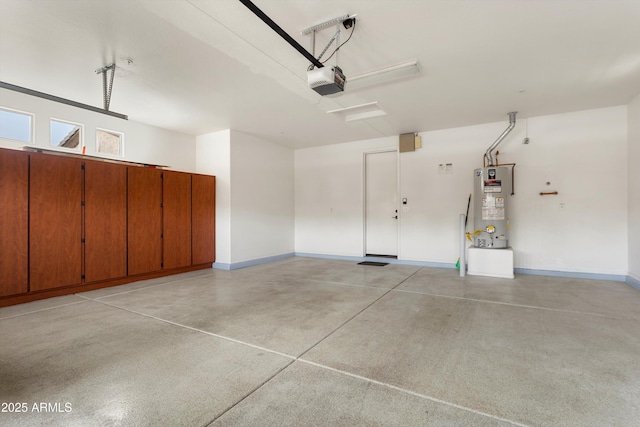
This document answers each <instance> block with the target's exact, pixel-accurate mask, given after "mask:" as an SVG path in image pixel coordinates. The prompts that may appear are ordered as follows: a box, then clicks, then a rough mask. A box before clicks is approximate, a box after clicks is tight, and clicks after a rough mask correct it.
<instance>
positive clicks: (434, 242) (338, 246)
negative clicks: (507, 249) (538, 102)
mask: <svg viewBox="0 0 640 427" xmlns="http://www.w3.org/2000/svg"><path fill="white" fill-rule="evenodd" d="M507 123H508V121H507V117H506V115H505V121H504V122H499V123H490V124H485V125H479V126H471V127H464V128H456V129H446V130H440V131H433V132H423V133H421V136H422V141H423V148H422V149H420V150H417V151H415V152H411V153H402V154H400V156H399V163H400V164H399V170H400V197H401V198H405V197H406V198H407V199H408V205H407V206H406V207H407V208H408V212H403V213H401V217H400V230H399V232H400V250H399V258H400V259H404V260H414V261H423V262H436V263H448V264H452V263H455V261H456V259H457V257H458V241H459V239H458V223H459V215H460V214H461V213H464V211H465V209H466V203H467V198H468V195H469V193H471V192H472V190H473V169H475V168H477V167H481V166H482V156H483V154H484V152H485V150H486V148H487V147H488V146H489V145H491V143H492V142H493V141H494V140H495V139H496V138H497V137H498V135H500V134H501V133H502V132H503V131H504V129H505V128H506V126H507ZM626 123H627V122H626V107H624V106H622V107H612V108H605V109H598V110H589V111H582V112H575V113H569V114H561V115H553V116H544V117H534V118H530V119H528V120H526V121H525V120H522V119H519V120H518V123H517V125H516V128H515V129H514V130H513V132H512V133H511V134H510V135H509V136H508V137H507V138H506V139H505V140H504V141H503V143H502V144H501V145H500V146H499V147H498V151H500V153H501V154H500V156H499V160H500V162H502V163H509V162H516V163H517V164H518V166H517V167H516V184H515V185H516V195H515V196H514V197H513V198H512V203H511V207H512V209H511V214H510V217H511V223H512V234H511V245H512V246H513V248H514V250H515V253H516V259H515V263H516V267H517V268H526V269H536V270H555V271H569V272H584V273H602V274H616V275H626V274H627V267H628V263H627V196H628V194H627V183H628V179H627V164H626V162H625V161H621V159H625V157H626V155H627V124H626ZM526 128H528V136H529V138H530V139H531V143H530V144H528V145H523V144H522V140H523V138H524V137H525V129H526ZM396 145H397V137H394V138H382V139H377V140H370V141H360V142H355V143H348V144H339V145H330V146H324V147H316V148H310V149H302V150H297V151H296V153H295V162H296V165H295V171H296V175H295V179H296V246H295V248H296V252H302V253H304V252H307V253H317V254H332V255H347V256H362V255H363V237H362V229H363V209H362V188H363V182H362V179H363V178H362V162H363V160H362V158H363V153H364V152H366V151H374V150H376V149H379V148H386V147H390V146H396ZM440 163H453V173H452V174H439V172H438V165H439V164H440ZM546 182H550V183H551V184H550V185H549V186H547V185H546V184H545V183H546ZM541 191H558V192H559V195H558V196H544V197H543V196H540V195H539V193H540V192H541ZM401 212H402V210H401ZM470 221H471V219H470ZM470 224H472V222H470ZM471 227H472V226H471V225H470V226H469V229H471Z"/></svg>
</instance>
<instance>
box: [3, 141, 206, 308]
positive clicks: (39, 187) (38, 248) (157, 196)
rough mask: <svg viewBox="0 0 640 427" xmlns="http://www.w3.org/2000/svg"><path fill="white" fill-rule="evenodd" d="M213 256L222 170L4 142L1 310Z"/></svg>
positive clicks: (187, 267)
mask: <svg viewBox="0 0 640 427" xmlns="http://www.w3.org/2000/svg"><path fill="white" fill-rule="evenodd" d="M214 261H215V177H213V176H206V175H196V174H190V173H184V172H174V171H166V170H164V171H163V170H161V169H155V168H150V167H142V166H132V165H131V164H121V163H117V162H105V161H100V160H92V159H90V158H87V157H85V156H79V155H75V156H73V155H71V156H68V155H64V154H45V153H41V152H24V151H17V150H8V149H3V148H0V307H3V306H6V305H11V304H18V303H22V302H27V301H33V300H36V299H42V298H47V297H50V296H58V295H65V294H70V293H75V292H82V291H86V290H91V289H98V288H101V287H106V286H113V285H119V284H123V283H127V282H131V281H134V280H141V279H149V278H152V277H159V276H165V275H169V274H174V273H180V272H185V271H191V270H197V269H201V268H207V267H210V266H211V263H213V262H214Z"/></svg>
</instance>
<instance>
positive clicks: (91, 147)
mask: <svg viewBox="0 0 640 427" xmlns="http://www.w3.org/2000/svg"><path fill="white" fill-rule="evenodd" d="M0 106H1V107H7V108H11V109H15V110H20V111H24V112H27V113H31V114H34V115H35V120H34V140H35V141H34V143H33V144H31V145H32V146H33V147H37V148H43V149H54V150H55V149H56V147H52V146H50V144H49V120H50V119H52V118H54V119H59V120H65V121H71V122H74V123H79V124H82V125H84V144H85V145H86V147H87V148H86V154H87V155H97V154H96V136H95V134H96V128H101V129H108V130H113V131H118V132H123V133H124V135H125V136H124V141H125V142H124V144H125V146H124V157H113V156H106V155H102V154H101V155H100V157H106V158H109V157H110V158H115V159H119V160H127V161H132V162H140V163H151V164H160V165H168V166H170V169H174V170H180V171H185V172H194V170H195V137H194V136H192V135H186V134H182V133H178V132H173V131H169V130H166V129H161V128H158V127H155V126H150V125H146V124H143V123H138V122H134V121H132V120H123V119H119V118H116V117H113V116H109V115H106V114H101V113H96V112H93V111H89V110H83V109H80V108H76V107H72V106H70V105H66V104H60V103H58V102H53V101H49V100H46V99H42V98H38V97H34V96H30V95H26V94H22V93H19V92H14V91H11V90H7V89H2V88H0ZM121 113H123V114H126V111H122V112H121ZM25 145H28V144H25V143H23V142H16V141H12V140H6V139H0V147H5V148H16V149H21V148H22V147H23V146H25Z"/></svg>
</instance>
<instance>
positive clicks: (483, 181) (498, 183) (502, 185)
mask: <svg viewBox="0 0 640 427" xmlns="http://www.w3.org/2000/svg"><path fill="white" fill-rule="evenodd" d="M473 194H474V202H473V223H474V227H475V230H476V232H475V233H474V239H473V246H475V247H476V248H490V249H502V248H506V247H507V246H509V216H508V214H507V213H508V205H509V202H508V200H509V196H510V194H511V173H510V170H509V168H508V167H506V166H488V167H486V168H482V169H476V170H475V182H474V184H473Z"/></svg>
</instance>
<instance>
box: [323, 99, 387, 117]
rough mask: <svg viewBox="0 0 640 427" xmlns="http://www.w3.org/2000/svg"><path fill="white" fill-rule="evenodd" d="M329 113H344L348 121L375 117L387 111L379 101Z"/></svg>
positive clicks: (383, 114) (328, 112) (329, 112)
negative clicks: (381, 106)
mask: <svg viewBox="0 0 640 427" xmlns="http://www.w3.org/2000/svg"><path fill="white" fill-rule="evenodd" d="M327 114H342V115H344V120H345V121H346V122H352V121H354V120H365V119H372V118H374V117H380V116H386V115H387V113H386V112H385V111H384V110H382V109H381V108H380V107H379V106H378V101H374V102H367V103H365V104H358V105H353V106H351V107H345V108H338V109H335V110H330V111H327Z"/></svg>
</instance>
